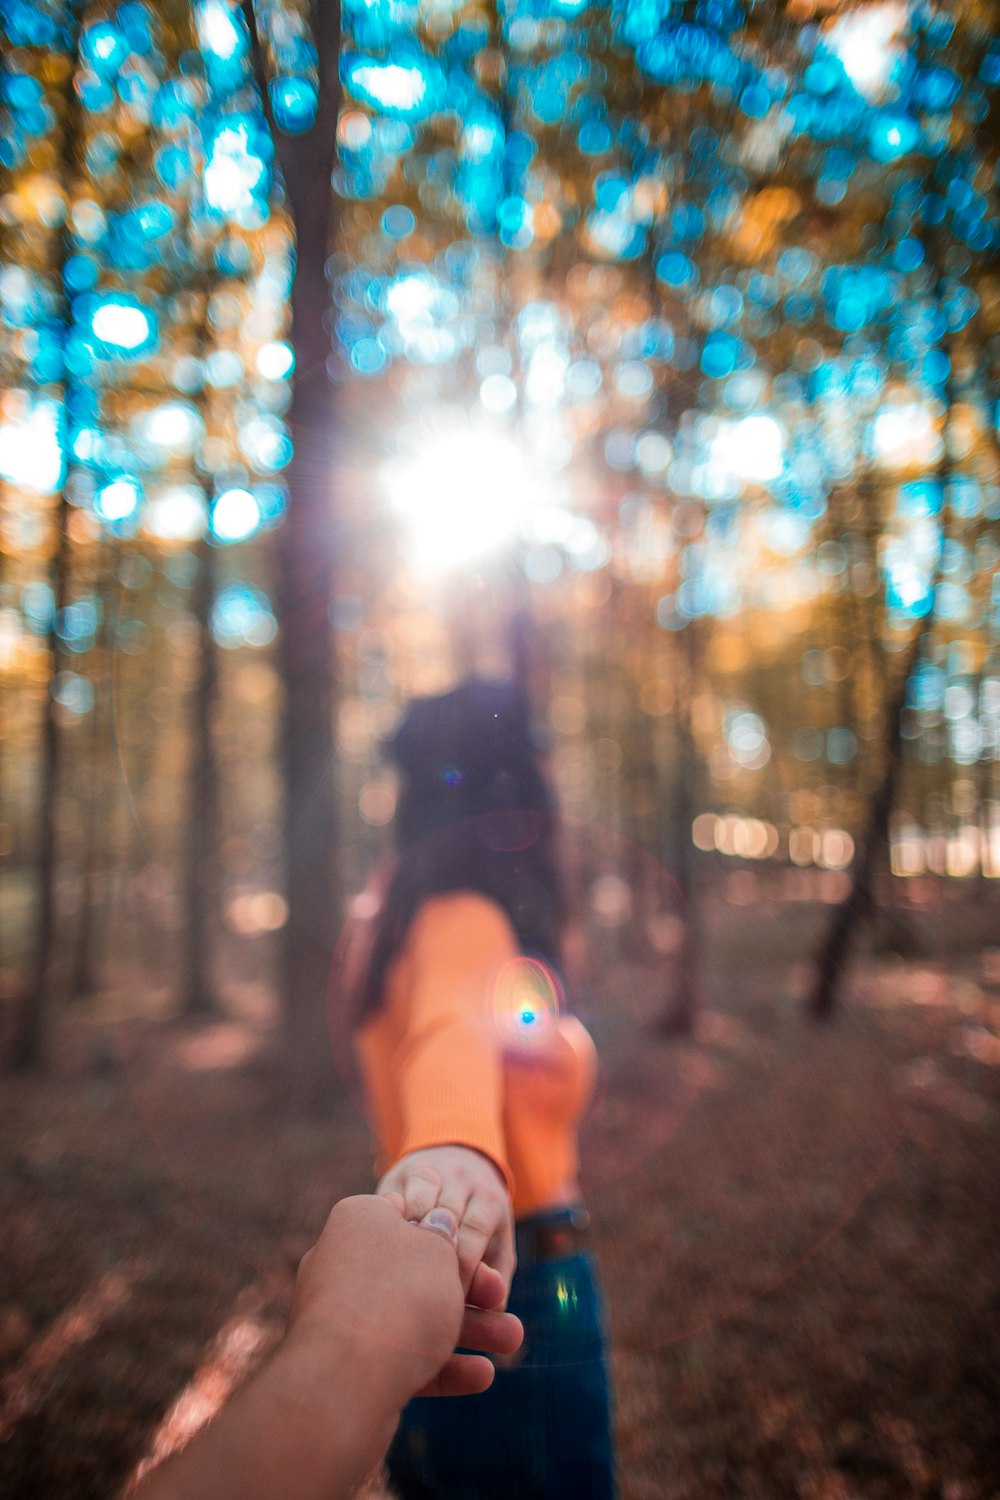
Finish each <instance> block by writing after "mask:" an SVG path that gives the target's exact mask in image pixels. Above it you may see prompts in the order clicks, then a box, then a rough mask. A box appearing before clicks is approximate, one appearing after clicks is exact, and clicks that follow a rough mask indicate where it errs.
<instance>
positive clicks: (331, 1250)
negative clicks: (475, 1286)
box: [288, 1195, 522, 1407]
mask: <svg viewBox="0 0 1000 1500" xmlns="http://www.w3.org/2000/svg"><path fill="white" fill-rule="evenodd" d="M403 1209H404V1199H403V1198H402V1196H400V1195H383V1196H381V1197H375V1196H364V1197H356V1198H344V1199H342V1200H341V1201H340V1202H339V1203H338V1204H337V1205H336V1206H335V1207H334V1209H333V1210H332V1212H331V1214H330V1216H329V1218H328V1219H327V1222H326V1227H325V1228H324V1230H323V1233H322V1234H321V1235H320V1238H319V1240H318V1241H317V1243H316V1244H315V1245H314V1246H313V1248H312V1249H311V1250H310V1251H308V1253H307V1254H306V1255H305V1256H304V1257H303V1260H302V1263H301V1265H300V1267H299V1273H298V1277H297V1279H296V1285H295V1295H294V1299H293V1303H292V1311H291V1315H290V1319H289V1331H288V1341H289V1342H290V1343H292V1344H293V1345H298V1346H300V1347H301V1346H303V1345H309V1346H310V1347H311V1348H312V1349H316V1348H317V1347H320V1346H322V1347H325V1348H327V1349H328V1350H329V1351H330V1352H331V1353H333V1354H335V1355H336V1356H337V1357H338V1358H343V1357H345V1356H346V1358H347V1360H348V1364H350V1362H351V1361H353V1363H354V1365H355V1367H356V1368H357V1369H358V1370H359V1371H364V1378H365V1380H366V1382H371V1383H373V1384H375V1385H377V1386H379V1387H381V1388H382V1389H384V1390H386V1391H388V1393H389V1397H388V1399H389V1400H390V1402H391V1401H395V1402H396V1403H397V1405H398V1406H399V1407H402V1406H403V1405H404V1404H405V1402H406V1401H408V1400H409V1399H410V1397H411V1396H413V1395H416V1394H420V1395H448V1396H459V1395H473V1394H476V1393H478V1392H480V1391H484V1390H486V1388H487V1387H488V1386H489V1384H490V1383H491V1381H492V1379H493V1366H492V1364H491V1363H490V1361H489V1360H488V1359H486V1358H485V1357H484V1356H483V1355H481V1354H455V1353H453V1350H454V1348H455V1345H456V1344H457V1343H461V1344H462V1345H463V1346H464V1347H465V1348H468V1349H479V1350H487V1351H489V1352H491V1353H497V1354H510V1353H513V1352H514V1350H516V1349H517V1348H518V1347H519V1346H520V1343H521V1338H522V1330H521V1325H520V1323H519V1322H518V1320H517V1319H516V1318H515V1317H513V1316H512V1315H511V1314H509V1313H503V1312H498V1311H496V1310H495V1308H496V1302H497V1301H498V1300H499V1299H498V1298H497V1297H496V1292H497V1287H496V1285H495V1284H494V1283H492V1282H491V1281H490V1280H489V1279H488V1278H487V1279H486V1281H485V1283H484V1287H483V1290H484V1293H485V1295H486V1297H487V1299H488V1298H489V1295H490V1292H491V1288H492V1294H493V1298H494V1300H493V1303H492V1307H487V1306H478V1307H469V1308H467V1307H465V1305H464V1298H463V1294H462V1289H461V1285H460V1282H459V1277H458V1266H457V1260H456V1249H457V1240H458V1226H457V1221H456V1219H455V1218H454V1216H453V1215H452V1214H450V1213H449V1212H448V1210H447V1208H441V1207H438V1208H437V1211H436V1212H433V1213H430V1215H429V1221H428V1220H427V1219H426V1218H425V1224H424V1225H423V1226H420V1225H414V1224H408V1223H407V1222H406V1220H405V1219H404V1217H403ZM422 1217H424V1216H422Z"/></svg>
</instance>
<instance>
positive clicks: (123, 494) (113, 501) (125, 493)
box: [94, 474, 142, 529]
mask: <svg viewBox="0 0 1000 1500" xmlns="http://www.w3.org/2000/svg"><path fill="white" fill-rule="evenodd" d="M141 503H142V487H141V485H140V483H139V480H138V479H137V478H136V477H135V475H133V474H120V475H118V476H117V478H115V479H112V480H111V481H110V482H109V483H107V484H105V485H102V486H101V488H100V489H99V490H98V491H97V493H96V495H95V496H94V512H95V514H96V515H97V517H98V519H99V520H101V521H103V522H105V523H106V524H107V525H108V526H110V527H112V528H113V529H117V528H119V527H121V526H123V525H124V524H125V523H128V522H129V521H131V520H132V519H133V518H134V517H135V516H136V514H137V513H138V510H139V507H140V505H141Z"/></svg>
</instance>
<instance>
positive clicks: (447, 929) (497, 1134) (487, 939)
mask: <svg viewBox="0 0 1000 1500" xmlns="http://www.w3.org/2000/svg"><path fill="white" fill-rule="evenodd" d="M517 951H518V947H517V939H516V936H515V934H514V930H513V928H512V927H511V924H510V922H509V921H508V920H507V917H506V916H505V915H504V913H503V912H502V911H501V909H500V908H499V907H498V906H496V905H495V904H494V903H493V902H492V901H489V900H488V899H487V898H486V897H484V896H478V895H473V894H472V893H470V892H461V893H459V894H456V895H449V896H440V897H436V898H435V899H433V900H431V901H428V902H427V903H426V904H425V905H424V907H423V909H422V910H421V911H420V913H419V914H418V916H417V918H416V920H415V921H414V924H413V927H412V929H411V932H410V937H409V941H408V942H407V946H406V958H407V962H408V968H409V984H408V1004H407V1018H406V1026H405V1029H404V1031H403V1035H402V1038H401V1040H400V1042H399V1045H398V1048H397V1051H396V1055H395V1057H394V1059H393V1063H394V1072H395V1075H396V1077H397V1078H398V1080H399V1088H400V1104H401V1108H402V1127H403V1135H402V1142H401V1144H400V1149H399V1156H404V1155H406V1153H407V1152H409V1151H417V1150H419V1149H420V1148H422V1147H425V1146H443V1145H460V1146H470V1147H472V1148H473V1149H474V1150H476V1151H481V1152H482V1153H483V1154H484V1155H485V1156H488V1157H489V1158H490V1160H491V1161H493V1162H495V1163H496V1165H497V1166H498V1167H499V1168H500V1170H501V1171H502V1172H503V1174H504V1177H505V1178H506V1180H507V1186H508V1189H509V1190H512V1189H513V1178H512V1175H511V1172H510V1168H509V1166H508V1164H507V1152H506V1147H505V1143H504V1133H503V1056H502V1052H501V1048H500V1043H499V1037H498V1034H497V1029H496V1026H495V1024H494V1019H493V985H494V981H495V979H496V975H497V972H498V970H499V969H500V968H501V966H502V965H503V964H504V963H505V962H506V961H507V960H509V959H510V958H511V957H513V956H514V955H515V954H516V953H517ZM397 1160H398V1157H397Z"/></svg>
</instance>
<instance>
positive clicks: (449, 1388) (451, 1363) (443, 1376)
mask: <svg viewBox="0 0 1000 1500" xmlns="http://www.w3.org/2000/svg"><path fill="white" fill-rule="evenodd" d="M493 1375H494V1370H493V1366H492V1365H491V1364H490V1362H489V1360H488V1359H487V1358H486V1356H485V1354H453V1355H452V1356H451V1358H450V1359H449V1360H446V1361H445V1363H444V1364H443V1365H442V1367H441V1369H440V1370H439V1371H438V1372H437V1374H436V1375H435V1376H434V1379H433V1380H429V1381H428V1382H427V1384H426V1385H425V1386H424V1387H423V1389H422V1390H419V1391H418V1392H417V1395H418V1396H478V1395H480V1394H481V1393H482V1392H483V1391H487V1390H489V1388H490V1386H491V1385H492V1384H493Z"/></svg>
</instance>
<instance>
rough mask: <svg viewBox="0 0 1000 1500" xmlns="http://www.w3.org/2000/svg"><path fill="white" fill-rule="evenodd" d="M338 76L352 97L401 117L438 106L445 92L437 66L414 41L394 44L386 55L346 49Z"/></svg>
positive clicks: (417, 116)
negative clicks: (392, 48)
mask: <svg viewBox="0 0 1000 1500" xmlns="http://www.w3.org/2000/svg"><path fill="white" fill-rule="evenodd" d="M340 76H341V80H342V82H343V84H344V87H345V88H346V89H347V90H348V91H349V92H350V93H351V94H353V95H354V97H355V98H356V99H359V100H361V102H362V103H364V104H367V105H368V106H369V108H371V109H374V110H377V111H380V112H381V113H382V114H384V115H386V116H387V117H389V118H395V119H399V120H403V121H417V120H424V119H426V118H427V117H428V116H429V115H431V114H433V113H434V111H435V110H436V109H437V108H439V107H440V104H441V102H442V100H443V98H444V94H445V79H444V74H443V73H442V70H441V68H440V67H439V65H438V64H437V63H436V62H435V61H434V59H433V58H432V57H430V56H428V54H427V53H425V52H424V51H423V50H422V49H421V48H420V47H418V46H417V45H416V44H415V43H410V44H407V45H403V44H400V45H398V46H397V47H396V48H395V49H394V51H393V53H392V54H391V56H390V57H387V58H377V57H371V56H367V55H365V54H364V53H357V52H346V53H345V54H344V55H343V57H342V58H341V62H340Z"/></svg>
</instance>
